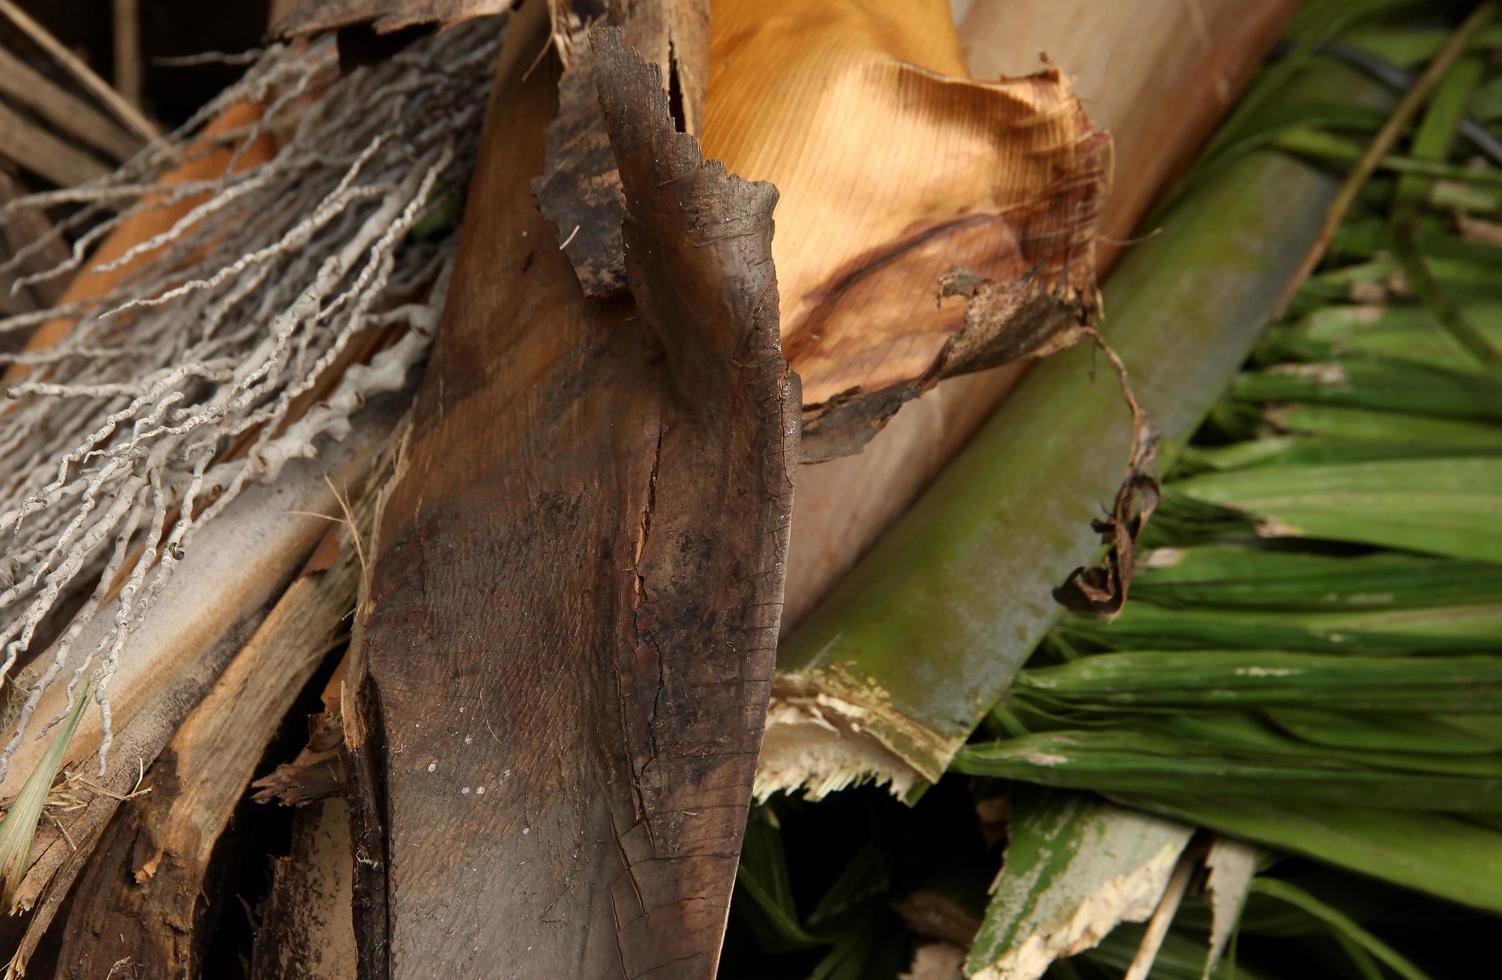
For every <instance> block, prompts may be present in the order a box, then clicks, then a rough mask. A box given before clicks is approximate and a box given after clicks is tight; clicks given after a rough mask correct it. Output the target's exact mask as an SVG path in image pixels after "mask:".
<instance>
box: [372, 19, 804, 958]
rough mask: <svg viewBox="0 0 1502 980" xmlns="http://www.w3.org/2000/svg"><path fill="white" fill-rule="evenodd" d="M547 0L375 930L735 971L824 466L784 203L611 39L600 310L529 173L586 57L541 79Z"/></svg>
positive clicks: (377, 718)
mask: <svg viewBox="0 0 1502 980" xmlns="http://www.w3.org/2000/svg"><path fill="white" fill-rule="evenodd" d="M530 13H531V17H530V19H528V14H529V11H528V10H527V9H526V8H525V7H524V8H523V10H522V13H521V15H520V17H519V19H518V21H517V22H516V23H513V25H512V28H511V33H510V35H509V36H508V38H507V41H506V47H505V49H504V53H503V56H502V64H501V68H500V75H499V79H498V83H497V85H496V89H495V93H494V95H493V97H492V103H491V111H490V113H489V117H488V119H487V123H486V135H485V137H484V140H483V149H482V152H481V156H480V160H479V162H478V166H477V171H476V174H475V177H474V180H473V183H472V185H471V188H470V193H469V202H468V209H467V214H466V219H465V223H464V229H463V232H462V238H461V243H460V250H459V256H458V260H457V264H456V268H455V272H454V280H453V286H452V288H451V290H450V294H449V299H448V304H447V310H446V312H445V318H444V322H443V324H442V326H441V327H440V329H439V332H438V337H437V340H436V346H435V349H434V353H433V359H432V362H431V363H430V365H429V368H428V371H427V374H426V376H425V377H424V380H423V386H422V388H421V390H420V392H419V395H418V400H417V405H416V408H415V411H414V421H413V425H412V429H411V431H410V433H409V435H408V438H407V441H406V444H405V446H404V450H403V452H402V454H401V456H400V458H399V460H398V463H397V474H398V475H397V477H396V480H395V483H394V485H393V487H392V489H391V491H390V497H389V500H388V502H387V504H386V507H385V510H384V516H383V519H382V522H381V530H380V544H379V551H378V558H377V561H376V566H375V572H374V582H373V585H372V589H371V596H370V603H369V608H370V611H369V614H368V618H367V619H366V621H365V624H364V628H363V636H362V637H360V638H357V644H359V646H357V651H356V657H355V660H354V661H353V662H352V668H351V672H352V674H353V675H354V676H353V677H352V680H351V684H352V685H354V686H355V687H356V690H354V691H352V692H349V693H347V695H346V697H345V699H344V708H345V717H346V724H347V727H346V741H347V743H348V744H349V746H350V750H351V758H352V760H353V761H352V772H353V776H354V778H355V780H356V782H357V784H359V785H362V786H363V787H364V793H363V797H362V799H363V802H357V805H356V807H355V814H356V827H355V835H356V847H357V853H358V852H359V850H360V849H361V848H368V849H367V850H365V861H362V862H361V863H360V867H361V869H362V870H363V871H364V872H365V875H364V877H371V876H372V872H375V873H377V874H378V873H380V872H384V879H385V888H384V890H383V896H376V895H371V896H370V902H369V903H368V904H367V905H366V906H365V908H364V911H365V912H366V913H367V915H366V917H365V919H364V921H365V922H366V923H369V924H372V925H375V926H376V928H377V929H379V925H380V924H379V923H374V922H372V920H373V919H375V918H377V917H378V916H379V917H382V918H384V922H385V924H386V926H387V928H389V930H390V932H389V936H387V937H384V941H383V937H381V936H380V935H379V933H376V934H375V935H374V937H373V936H372V934H371V933H369V932H368V931H367V930H366V929H365V928H363V927H362V928H359V929H357V934H359V935H360V939H361V942H362V944H364V946H365V949H364V950H363V951H362V956H363V957H364V958H365V964H366V969H367V970H368V971H371V972H373V973H375V974H378V975H388V974H389V975H390V976H395V977H416V976H430V975H433V974H435V973H437V974H442V975H450V976H478V975H486V976H495V975H508V976H526V977H531V976H537V977H554V976H588V977H608V976H621V977H638V976H645V975H648V974H650V975H652V976H655V977H678V976H683V977H706V976H711V975H712V974H713V972H714V968H715V963H716V960H717V957H718V951H719V944H720V937H721V932H722V930H723V927H724V921H725V915H726V912H727V909H728V905H729V899H730V891H731V886H732V883H733V880H734V876H735V869H736V864H737V859H738V855H739V849H740V839H741V834H742V832H743V829H744V820H745V813H746V808H747V805H748V803H749V795H750V788H751V780H752V776H753V774H754V769H755V759H756V753H757V748H758V745H759V742H760V735H761V728H762V723H763V719H764V714H765V708H766V698H767V691H768V685H769V681H770V676H771V668H772V660H773V653H774V645H775V634H776V624H777V617H778V613H779V608H780V601H781V580H782V562H783V557H784V552H785V547H786V541H787V538H786V528H787V518H788V513H789V509H790V495H791V483H790V480H789V473H788V466H789V465H790V463H791V462H792V461H793V460H794V458H795V454H796V449H795V446H796V439H797V414H796V412H797V405H798V401H797V385H796V379H795V378H793V377H792V376H791V375H790V373H789V372H788V370H787V368H786V365H785V363H784V362H783V360H782V358H781V356H780V353H779V349H778V343H777V333H776V309H777V304H776V286H775V280H774V277H773V274H772V267H771V260H770V238H771V220H770V218H771V209H772V204H773V201H774V199H775V192H774V191H773V190H772V189H771V188H770V187H767V186H765V185H750V184H746V183H744V182H742V181H739V180H737V179H734V178H730V177H728V176H727V175H726V174H725V173H724V171H723V169H722V168H720V167H719V166H718V165H717V164H714V163H708V164H705V163H703V162H702V161H701V159H700V157H699V153H698V149H697V146H696V144H695V142H694V141H693V139H692V138H691V137H688V136H686V135H683V134H680V133H677V132H676V131H675V129H674V127H673V122H672V118H671V116H670V114H669V110H668V101H667V97H666V95H665V94H664V93H663V92H662V90H661V88H660V82H659V80H658V79H657V78H656V77H654V75H653V74H652V73H651V72H650V71H649V70H648V69H647V68H646V67H644V66H643V65H642V63H641V62H640V61H639V60H637V59H636V58H635V56H633V55H628V54H627V53H626V52H625V50H624V48H623V47H622V45H621V42H620V41H619V39H618V37H613V36H610V35H606V36H604V37H603V39H602V40H601V41H599V42H598V43H597V45H596V48H595V57H596V72H595V74H596V79H597V82H598V84H599V87H600V97H601V101H602V105H603V106H604V115H605V119H606V121H607V124H608V128H609V131H610V137H611V143H612V146H613V149H614V153H615V156H616V159H617V162H618V163H619V166H620V172H621V177H622V181H623V185H624V189H625V198H626V202H627V215H628V217H627V222H626V226H625V229H624V244H625V255H626V258H627V266H626V268H627V277H628V282H629V284H630V286H631V291H632V292H633V294H634V295H635V298H636V301H635V303H632V302H630V301H628V300H626V299H619V300H613V301H607V302H605V303H595V302H591V301H588V300H586V299H585V298H584V297H583V296H582V294H581V292H580V289H579V286H578V283H577V281H576V279H575V277H574V273H573V271H572V269H571V268H570V266H569V263H568V261H567V259H566V258H565V257H564V256H563V255H561V254H559V252H558V251H557V249H556V248H555V247H554V246H552V245H551V244H549V242H550V239H551V237H552V236H551V234H550V229H549V225H548V223H547V222H546V221H545V220H544V219H543V218H542V217H541V215H539V214H538V211H537V208H536V204H535V201H534V200H533V199H532V197H531V195H530V193H529V192H528V189H527V184H526V181H525V180H524V179H521V180H519V179H518V177H525V176H526V175H529V174H536V173H540V172H541V171H542V167H543V156H544V152H545V139H544V132H545V129H546V127H547V124H548V123H549V122H550V121H551V119H552V118H553V116H554V113H555V110H556V101H557V96H556V83H557V74H558V69H559V66H558V64H557V62H556V61H555V60H553V59H552V58H551V57H550V58H548V59H545V61H544V63H542V64H540V65H538V66H537V67H536V68H535V69H534V70H532V71H531V73H530V74H528V68H529V66H531V65H532V63H533V61H534V60H535V59H536V56H537V52H538V51H539V50H541V49H542V45H543V42H544V37H545V34H546V31H547V25H546V23H544V22H543V21H542V18H541V17H540V16H538V15H537V13H536V12H535V11H534V12H530ZM362 657H363V659H364V665H363V666H362V664H361V662H360V660H361V658H362ZM362 671H368V676H364V675H362ZM362 759H365V760H368V761H362ZM382 777H383V778H382ZM372 801H373V802H374V804H375V806H371V805H370V803H371V802H372ZM362 811H365V813H364V816H362ZM371 817H375V818H377V819H380V818H383V819H381V822H382V823H384V826H385V828H386V831H387V836H386V838H385V840H384V842H381V841H377V840H376V839H375V837H374V834H373V831H374V828H373V826H372V825H371V824H372V821H371V819H370V818H371ZM380 843H384V847H383V848H381V849H380V850H375V848H374V847H373V846H372V845H376V844H380ZM367 862H368V863H367ZM359 888H360V886H359V884H358V883H357V902H358V901H360V899H359V897H358V890H359ZM372 891H374V889H372ZM381 897H384V901H385V909H384V911H383V910H381V909H379V908H378V904H379V901H380V898H381ZM369 913H374V914H369ZM372 938H373V939H374V942H372V941H371V940H372ZM498 971H500V972H499V973H498Z"/></svg>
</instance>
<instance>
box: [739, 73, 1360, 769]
mask: <svg viewBox="0 0 1502 980" xmlns="http://www.w3.org/2000/svg"><path fill="white" fill-rule="evenodd" d="M1335 78H1336V79H1337V80H1339V81H1337V84H1345V85H1355V84H1359V81H1358V80H1355V79H1353V78H1352V77H1351V76H1349V75H1347V74H1345V73H1344V72H1341V73H1340V74H1338V75H1336V76H1335ZM1333 193H1334V184H1333V182H1332V181H1331V180H1330V179H1329V178H1328V177H1327V176H1325V175H1323V174H1321V173H1319V172H1318V171H1315V170H1314V169H1312V168H1310V167H1307V166H1305V165H1303V164H1299V163H1296V162H1294V161H1291V160H1289V159H1288V158H1286V157H1284V156H1282V155H1280V154H1278V153H1275V152H1271V151H1262V152H1259V153H1257V154H1255V155H1252V156H1249V157H1246V158H1244V159H1242V160H1241V161H1239V162H1237V163H1235V164H1233V165H1232V166H1230V167H1228V168H1227V169H1225V170H1223V171H1222V172H1221V173H1219V174H1218V175H1216V176H1215V177H1213V178H1211V179H1207V180H1206V181H1204V182H1203V183H1202V184H1201V185H1200V186H1199V187H1197V188H1196V189H1195V190H1194V191H1192V192H1191V194H1190V195H1189V196H1188V197H1187V198H1186V199H1185V200H1184V201H1183V202H1182V204H1181V205H1180V206H1179V207H1178V208H1177V209H1176V210H1175V211H1174V212H1173V213H1172V215H1171V216H1170V217H1169V219H1168V220H1167V221H1166V222H1165V224H1164V227H1163V231H1162V233H1161V234H1159V235H1158V236H1157V237H1155V238H1153V239H1151V240H1149V241H1146V242H1144V243H1143V244H1141V245H1138V246H1136V247H1135V248H1134V250H1133V251H1132V252H1131V253H1130V254H1129V256H1128V257H1127V259H1126V260H1125V262H1124V263H1123V264H1122V266H1121V268H1120V270H1119V271H1118V272H1117V273H1116V275H1115V276H1114V277H1113V278H1112V279H1111V281H1110V283H1109V284H1108V286H1107V289H1106V298H1105V306H1106V309H1107V310H1108V312H1109V315H1110V320H1109V322H1108V324H1107V327H1106V329H1105V334H1106V336H1107V338H1108V339H1109V341H1110V342H1111V344H1112V345H1113V346H1114V347H1115V349H1116V350H1117V352H1118V353H1119V354H1120V356H1121V358H1122V360H1123V361H1124V362H1125V363H1126V366H1127V368H1128V370H1129V372H1130V376H1131V383H1132V387H1133V388H1134V389H1135V391H1136V394H1137V398H1138V399H1139V400H1140V402H1141V403H1142V405H1143V406H1144V407H1145V409H1146V411H1147V413H1148V415H1149V417H1150V418H1151V419H1152V420H1153V423H1154V425H1156V426H1157V427H1158V428H1159V430H1160V431H1161V433H1162V435H1163V437H1164V439H1165V442H1166V446H1165V449H1166V453H1165V455H1167V456H1170V457H1171V456H1172V455H1173V450H1174V448H1175V447H1176V446H1178V445H1181V444H1182V442H1183V441H1184V440H1185V439H1186V438H1187V437H1188V435H1189V434H1190V432H1191V431H1192V430H1193V428H1194V427H1195V426H1196V425H1197V424H1198V421H1199V419H1200V418H1201V417H1202V416H1203V414H1204V413H1205V412H1206V411H1207V410H1208V409H1209V407H1210V405H1211V403H1212V402H1213V400H1214V398H1215V397H1216V396H1218V394H1219V393H1220V391H1221V390H1222V389H1223V388H1224V387H1225V385H1226V384H1227V383H1228V382H1229V380H1230V378H1231V377H1232V375H1233V373H1234V372H1235V370H1236V368H1237V367H1238V366H1239V365H1240V363H1241V360H1242V358H1243V357H1244V356H1245V354H1246V352H1247V350H1248V349H1249V348H1250V346H1251V344H1252V342H1253V341H1254V340H1255V338H1256V336H1257V335H1258V333H1259V332H1260V331H1261V329H1262V327H1263V326H1264V325H1265V323H1266V322H1267V320H1268V319H1269V318H1270V317H1271V316H1272V315H1273V314H1274V313H1275V312H1277V310H1278V308H1279V304H1280V302H1281V297H1282V296H1283V294H1284V293H1285V291H1286V289H1287V286H1288V283H1289V280H1290V277H1291V276H1292V275H1294V274H1295V272H1296V270H1297V258H1298V256H1299V255H1300V254H1302V250H1303V248H1304V247H1305V246H1306V244H1307V243H1308V242H1310V241H1312V240H1313V238H1314V236H1315V234H1316V233H1317V231H1318V227H1319V225H1318V221H1319V217H1320V215H1321V213H1322V211H1323V208H1324V206H1325V205H1326V204H1327V203H1328V202H1329V200H1330V199H1331V196H1332V195H1333ZM1099 360H1100V359H1099V358H1098V355H1096V354H1095V352H1093V351H1089V350H1076V351H1073V352H1069V353H1067V354H1064V355H1061V356H1059V357H1057V358H1055V359H1054V360H1052V361H1050V362H1048V363H1045V364H1043V365H1042V366H1040V367H1039V368H1037V369H1036V370H1035V371H1034V372H1033V373H1032V374H1031V375H1030V376H1029V377H1028V379H1027V381H1026V383H1025V384H1023V385H1022V386H1021V387H1020V388H1019V389H1018V390H1017V392H1015V393H1014V394H1013V396H1012V397H1011V398H1010V399H1009V400H1008V402H1007V403H1006V405H1004V406H1003V408H1002V409H1001V410H1000V411H999V412H998V413H997V415H996V416H995V417H994V418H993V419H992V421H991V422H990V423H988V424H987V426H986V427H985V428H984V429H983V430H982V431H981V432H980V433H979V434H978V435H977V436H976V438H975V439H974V440H973V441H972V443H971V444H970V445H969V446H968V447H967V448H966V450H965V451H964V452H963V453H962V454H961V456H960V457H959V458H958V459H957V460H956V461H955V463H954V464H953V465H952V466H951V467H950V468H949V469H948V470H947V471H946V472H945V473H944V474H943V476H942V477H941V478H940V479H939V480H938V481H937V482H936V483H935V484H934V486H933V487H932V488H931V489H930V490H929V491H928V493H927V494H926V495H925V496H924V497H923V498H922V499H921V500H920V501H919V502H918V503H917V504H916V505H915V506H914V507H913V509H912V510H911V511H909V512H908V513H907V514H906V515H905V516H904V517H903V518H902V519H901V520H900V521H899V522H898V523H897V524H896V525H895V526H894V527H893V528H892V529H891V531H890V532H888V534H887V535H886V537H884V538H883V539H882V540H881V541H880V542H879V543H878V544H877V546H876V547H875V548H874V549H873V550H872V551H871V553H870V554H869V555H867V557H866V558H865V559H863V560H862V561H861V562H860V564H859V565H857V567H856V568H855V569H854V570H853V571H852V573H851V574H850V575H849V576H848V577H847V578H846V579H845V580H843V581H842V582H841V583H840V585H839V586H838V587H836V589H835V590H834V591H833V593H832V594H831V595H830V597H829V598H828V599H827V600H826V601H825V603H824V604H823V605H822V606H821V607H820V608H819V609H818V610H816V611H815V613H814V614H813V615H812V616H810V617H809V619H808V620H807V621H806V622H805V623H804V624H803V625H802V626H801V627H800V628H799V630H798V631H797V632H796V633H794V634H793V635H792V636H791V637H790V638H789V639H787V640H786V641H785V642H784V643H783V646H782V649H781V650H780V653H779V663H778V666H779V671H778V676H777V679H776V681H775V684H774V694H773V703H772V708H771V713H770V716H769V720H768V730H767V735H766V741H765V746H764V749H763V755H762V761H761V768H760V770H759V772H758V777H757V792H758V795H760V796H766V795H767V794H770V793H772V792H775V791H777V790H791V789H796V788H800V787H801V788H803V789H804V790H806V791H807V792H809V793H810V794H812V795H815V796H818V795H822V794H824V793H827V792H829V791H831V790H834V789H837V788H839V787H841V786H844V785H848V784H850V783H854V782H860V781H864V780H876V781H878V782H884V783H889V784H890V786H891V788H892V790H893V792H894V793H897V794H899V795H903V794H906V793H907V792H908V791H909V790H911V789H912V788H913V787H914V786H916V785H918V784H919V783H920V782H922V781H925V780H933V779H936V778H938V776H939V775H940V774H941V773H942V772H943V771H944V769H945V767H946V766H947V765H948V763H949V761H950V759H951V758H952V757H953V755H954V753H955V751H956V750H957V749H958V748H959V747H960V745H961V744H963V742H964V741H965V739H966V738H967V737H968V736H969V735H970V733H971V732H972V731H973V730H974V728H975V726H976V725H977V724H978V723H979V722H980V720H981V719H982V717H983V716H984V714H985V712H986V710H987V709H988V708H989V707H990V705H992V704H993V703H994V702H995V700H996V699H997V698H998V697H999V696H1000V695H1001V694H1002V693H1003V692H1004V691H1005V690H1006V689H1007V687H1008V686H1009V685H1010V683H1011V681H1012V678H1013V677H1014V676H1015V674H1016V672H1017V669H1018V668H1019V667H1020V665H1021V663H1022V661H1023V659H1024V658H1025V657H1026V656H1027V655H1028V654H1029V653H1030V652H1031V650H1032V648H1033V646H1034V645H1035V644H1036V643H1037V642H1038V640H1039V639H1041V637H1042V636H1043V634H1044V633H1045V632H1046V630H1047V629H1048V628H1049V627H1050V626H1051V625H1052V624H1053V623H1054V622H1055V620H1056V619H1057V617H1058V615H1059V614H1060V613H1061V612H1062V609H1061V608H1060V607H1059V606H1058V605H1057V604H1056V603H1055V602H1054V600H1053V599H1052V598H1051V597H1050V595H1049V588H1050V586H1052V585H1054V584H1056V583H1059V582H1062V581H1063V580H1064V579H1065V576H1066V575H1067V574H1068V573H1069V572H1070V570H1071V569H1072V568H1075V567H1076V566H1079V565H1083V564H1087V563H1088V562H1089V561H1090V560H1091V558H1092V557H1093V556H1094V555H1095V553H1096V551H1097V547H1098V544H1097V542H1096V540H1095V534H1093V533H1092V532H1091V529H1090V524H1091V520H1092V518H1094V517H1096V516H1098V515H1099V508H1100V507H1101V506H1102V505H1103V503H1104V502H1105V501H1107V500H1109V499H1110V497H1111V495H1112V493H1113V492H1114V490H1115V488H1116V486H1117V485H1118V484H1119V483H1120V482H1121V475H1122V470H1121V467H1122V463H1123V461H1124V460H1125V459H1126V458H1127V442H1128V429H1129V426H1128V425H1127V411H1126V408H1125V407H1124V406H1123V405H1122V400H1121V393H1120V391H1119V389H1118V387H1117V384H1116V379H1115V377H1114V376H1113V375H1112V374H1111V373H1110V371H1109V369H1108V368H1107V367H1106V365H1105V364H1104V363H1097V362H1098V361H1099ZM1097 367H1098V368H1099V370H1097Z"/></svg>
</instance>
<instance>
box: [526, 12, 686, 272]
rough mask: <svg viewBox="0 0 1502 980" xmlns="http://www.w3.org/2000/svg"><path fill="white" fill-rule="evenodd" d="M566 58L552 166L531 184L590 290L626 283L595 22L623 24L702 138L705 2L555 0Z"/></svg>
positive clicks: (556, 30)
mask: <svg viewBox="0 0 1502 980" xmlns="http://www.w3.org/2000/svg"><path fill="white" fill-rule="evenodd" d="M549 9H550V10H551V12H552V18H553V39H554V43H555V44H556V45H557V47H558V53H559V56H560V57H561V58H562V59H563V64H564V68H563V78H562V79H561V80H560V81H559V83H558V117H557V118H556V119H554V120H553V122H552V123H551V124H550V125H549V126H548V158H547V166H546V168H545V169H544V170H543V174H542V176H541V177H539V178H537V180H536V181H534V182H533V185H532V190H533V192H534V193H535V194H536V195H537V201H538V204H539V205H540V206H541V208H542V213H543V214H545V215H547V216H548V217H549V218H551V219H552V221H553V223H554V224H556V225H557V226H558V241H559V243H560V247H562V248H563V251H564V252H565V253H566V254H567V255H568V258H569V261H570V262H572V263H573V266H574V272H575V274H576V275H578V277H579V285H580V286H582V287H583V288H584V292H585V295H588V296H596V297H599V296H608V295H610V294H612V293H617V292H620V291H621V290H623V289H625V288H626V266H625V261H624V257H623V255H622V251H621V220H622V218H623V217H624V215H625V202H624V200H623V199H622V197H621V180H620V176H619V175H618V174H617V173H616V165H615V156H614V155H613V154H612V153H611V150H610V141H609V139H608V138H607V136H606V133H605V123H604V120H603V119H602V118H601V115H600V103H599V99H598V98H596V95H595V90H596V86H595V81H594V72H595V67H594V52H593V51H592V49H591V46H590V45H589V43H588V42H587V40H586V36H587V34H588V32H589V30H590V27H591V25H592V24H608V25H612V26H615V27H619V28H620V29H621V30H622V32H623V33H624V36H625V40H626V44H627V45H628V46H629V47H631V48H632V50H634V51H636V52H637V54H639V55H640V56H641V57H643V58H645V59H646V61H647V63H648V64H652V65H656V66H657V68H658V70H659V71H660V72H661V75H660V77H661V79H663V80H665V84H666V87H667V90H668V92H669V93H670V95H671V102H670V104H669V110H670V111H671V112H672V114H673V118H674V120H675V122H676V124H677V126H678V129H679V130H681V131H682V132H686V133H689V134H691V135H697V134H698V132H699V124H700V120H701V118H702V116H703V109H704V95H705V84H706V81H707V79H708V77H709V0H549Z"/></svg>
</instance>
